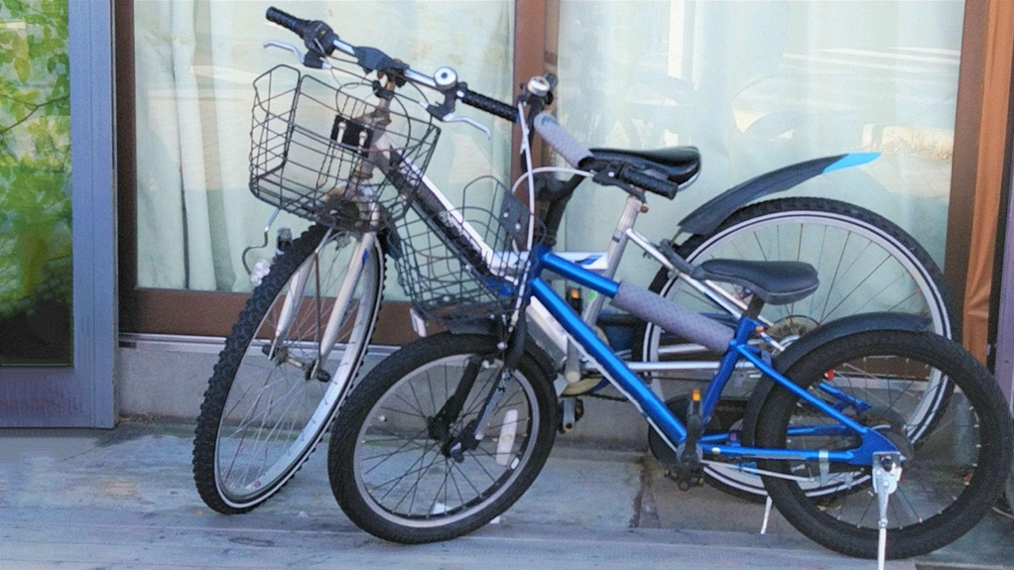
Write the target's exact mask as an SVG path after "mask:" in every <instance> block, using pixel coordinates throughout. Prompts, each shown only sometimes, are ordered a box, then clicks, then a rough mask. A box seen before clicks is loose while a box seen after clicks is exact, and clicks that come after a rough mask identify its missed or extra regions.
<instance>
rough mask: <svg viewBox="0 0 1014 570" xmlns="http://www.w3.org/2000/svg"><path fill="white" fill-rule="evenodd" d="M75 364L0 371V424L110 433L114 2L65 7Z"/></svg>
mask: <svg viewBox="0 0 1014 570" xmlns="http://www.w3.org/2000/svg"><path fill="white" fill-rule="evenodd" d="M68 32H69V38H68V49H69V56H70V108H71V114H70V149H71V176H70V179H71V207H72V211H71V216H72V218H71V219H72V229H71V236H72V240H73V243H72V251H73V253H72V255H73V257H72V260H73V267H74V269H73V273H74V285H73V304H74V306H73V315H74V324H73V327H72V330H73V335H74V337H73V347H74V356H73V365H72V366H69V367H24V368H2V369H0V427H103V428H111V427H113V424H114V421H115V418H116V405H115V401H114V391H113V365H114V362H115V354H116V353H115V350H116V343H115V339H116V326H117V304H116V256H115V252H116V186H115V181H114V174H113V173H114V172H115V169H116V163H115V154H114V146H113V145H114V132H115V128H114V122H113V42H112V33H113V11H112V1H111V0H109V1H106V2H101V1H93V2H69V3H68Z"/></svg>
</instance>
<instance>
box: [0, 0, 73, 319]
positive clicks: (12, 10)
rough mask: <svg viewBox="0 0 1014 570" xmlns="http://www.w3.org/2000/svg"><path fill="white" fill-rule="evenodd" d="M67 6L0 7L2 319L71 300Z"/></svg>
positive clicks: (21, 1)
mask: <svg viewBox="0 0 1014 570" xmlns="http://www.w3.org/2000/svg"><path fill="white" fill-rule="evenodd" d="M67 2H68V0H0V318H4V317H6V316H9V315H10V314H12V312H16V311H20V310H25V309H26V308H30V307H31V306H34V303H35V297H41V296H42V295H46V296H53V295H54V291H55V292H56V293H55V296H56V297H57V300H59V301H61V302H63V303H65V304H67V305H69V304H70V301H71V293H70V287H69V282H70V281H71V265H70V253H71V252H70V241H69V230H70V221H71V210H70V204H71V200H70V195H69V192H68V180H69V177H70V73H69V62H70V58H69V54H68V45H67V41H68V33H67ZM54 282H55V283H60V284H63V285H61V286H60V287H54V286H53V285H52V284H53V283H54ZM47 284H48V285H47ZM64 285H65V286H64Z"/></svg>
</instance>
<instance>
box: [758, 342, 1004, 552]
mask: <svg viewBox="0 0 1014 570" xmlns="http://www.w3.org/2000/svg"><path fill="white" fill-rule="evenodd" d="M832 375H833V376H834V377H835V378H836V379H838V380H839V381H838V382H837V383H836V386H837V387H839V389H841V390H842V391H843V392H845V393H846V394H848V395H849V396H852V397H862V398H863V399H864V401H865V402H866V403H867V404H869V405H870V406H871V407H869V408H866V409H863V406H861V405H854V406H847V407H842V406H840V405H839V406H838V407H839V408H842V412H843V413H844V414H845V415H846V416H848V417H850V418H851V419H853V420H855V421H856V422H857V423H859V424H861V425H865V426H866V427H870V428H872V429H874V430H877V431H880V432H881V433H882V434H883V435H884V436H885V437H887V438H888V439H890V440H891V441H892V443H894V444H895V445H896V446H897V447H898V448H899V450H901V452H902V454H903V455H904V456H905V457H904V460H903V463H902V473H901V479H900V482H899V483H898V488H897V490H896V491H895V492H894V493H893V494H891V495H890V497H889V503H888V517H887V518H888V536H887V556H888V558H906V557H910V556H917V555H920V554H925V553H927V552H930V551H933V550H936V549H937V548H940V547H942V546H945V545H947V544H949V543H951V542H952V541H954V540H956V539H957V538H958V537H960V536H961V535H963V534H965V533H966V532H968V530H970V529H971V528H972V527H973V526H974V525H975V524H976V523H977V522H978V521H979V520H980V519H981V518H982V517H983V515H985V513H986V512H987V511H988V510H989V508H990V507H991V506H992V505H993V504H994V502H995V501H996V500H997V497H998V495H999V493H1000V491H1001V490H1002V488H1003V482H1004V479H1005V477H1006V476H1007V473H1008V470H1009V469H1010V461H1011V438H1012V431H1014V430H1012V425H1011V421H1010V418H1009V414H1008V412H1007V408H1006V406H1005V404H1004V400H1003V395H1002V394H1001V393H1000V390H999V387H998V386H997V385H996V383H995V382H994V380H993V377H992V376H991V375H990V374H989V372H988V371H987V370H986V369H985V367H983V366H982V365H981V364H980V363H979V362H978V361H976V360H975V359H974V358H973V357H972V356H971V355H970V354H968V352H966V351H964V350H963V349H962V348H961V347H960V345H958V344H956V343H954V342H952V341H949V340H947V339H944V338H942V337H939V336H937V335H933V334H930V333H917V332H906V331H872V332H866V333H860V334H855V335H851V336H847V337H843V338H840V339H836V340H834V341H831V342H828V343H826V344H824V345H821V346H819V347H817V348H816V349H814V350H813V351H811V352H809V353H808V354H807V355H805V356H803V357H802V358H801V359H800V360H799V361H797V362H796V363H795V364H794V365H793V366H792V367H791V368H790V369H789V370H788V371H786V373H785V376H786V377H787V378H789V379H791V380H792V381H793V382H795V383H796V384H798V385H799V386H802V387H804V388H806V389H807V390H808V391H809V392H810V394H812V395H814V396H816V397H817V398H819V399H822V400H824V401H825V402H828V403H831V404H832V405H838V404H840V402H841V401H842V399H841V398H840V397H838V398H835V397H832V396H831V395H829V394H828V393H827V392H826V391H825V390H822V389H821V384H822V383H823V381H824V380H825V379H826V378H828V377H829V376H832ZM935 375H943V376H945V377H946V378H948V380H949V383H950V384H951V385H955V386H956V387H957V389H956V390H954V393H953V395H952V396H951V398H950V399H949V401H948V404H947V405H946V406H945V407H944V408H943V409H941V410H939V411H938V414H939V417H940V421H939V423H938V425H937V426H936V428H935V429H934V430H932V431H931V432H930V433H923V435H922V437H921V438H920V439H919V440H918V441H916V440H914V439H913V437H912V434H913V433H915V430H916V429H917V426H916V425H914V424H913V422H912V419H911V412H910V410H909V408H908V406H906V405H905V404H904V402H905V401H906V395H907V394H911V393H915V392H921V391H926V390H927V389H929V388H928V387H929V386H930V385H931V384H930V380H931V378H933V377H934V376H935ZM838 425H840V424H839V423H838V422H837V421H836V420H834V419H832V418H830V417H828V416H826V415H824V414H822V413H821V412H819V411H817V410H816V409H815V408H814V407H812V406H811V405H810V404H807V403H806V402H804V401H802V400H801V399H800V398H799V397H798V396H797V395H795V394H793V393H792V392H790V391H789V390H787V389H785V388H782V387H777V388H775V389H774V390H773V391H772V392H771V394H770V395H769V396H768V399H767V400H766V402H765V403H764V405H763V407H762V408H761V412H760V416H759V419H758V426H757V429H756V433H755V444H756V446H757V447H760V448H765V449H791V450H810V451H819V450H822V451H835V450H847V449H854V448H857V447H859V445H860V444H861V439H860V438H859V437H858V435H856V434H855V433H854V432H852V431H848V430H842V431H837V432H834V433H830V432H827V431H826V430H825V431H823V432H821V428H827V427H835V426H838ZM814 428H816V429H814ZM818 432H819V433H818ZM758 465H759V466H760V468H761V469H764V470H766V471H769V472H774V473H779V474H782V475H783V476H785V477H791V478H792V479H787V478H780V477H778V476H774V475H770V476H769V475H765V476H763V480H764V485H765V487H766V488H767V490H768V493H769V494H770V496H771V499H772V501H773V502H774V504H775V506H776V507H777V508H778V510H779V512H781V513H782V515H784V516H785V518H786V519H787V520H788V521H789V522H790V523H791V524H792V525H793V526H794V527H796V529H798V530H799V531H800V532H802V533H803V534H805V535H806V536H808V537H810V538H811V539H813V540H814V541H816V542H818V543H819V544H821V545H823V546H825V547H827V548H830V549H832V550H836V551H838V552H841V553H843V554H847V555H849V556H858V557H863V558H875V557H876V555H877V537H878V522H879V510H878V504H877V495H876V494H875V493H874V492H873V487H872V479H871V471H872V469H871V465H847V464H845V463H833V462H832V463H830V464H827V463H825V464H823V465H821V464H820V462H818V461H813V462H807V461H797V460H762V461H758ZM818 482H819V485H816V483H818ZM815 487H817V488H819V489H821V492H819V493H815V492H813V489H814V488H815Z"/></svg>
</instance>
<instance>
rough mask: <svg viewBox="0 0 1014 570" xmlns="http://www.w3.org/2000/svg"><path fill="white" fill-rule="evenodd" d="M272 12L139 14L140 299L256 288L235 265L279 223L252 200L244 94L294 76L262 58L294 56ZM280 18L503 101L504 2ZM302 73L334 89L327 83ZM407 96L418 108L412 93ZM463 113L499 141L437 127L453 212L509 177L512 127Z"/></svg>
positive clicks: (141, 10) (373, 6) (377, 7)
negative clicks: (469, 195)
mask: <svg viewBox="0 0 1014 570" xmlns="http://www.w3.org/2000/svg"><path fill="white" fill-rule="evenodd" d="M271 5H272V2H252V1H250V2H238V1H237V2H210V1H200V2H188V1H170V0H162V1H138V2H135V4H134V10H135V14H134V32H135V46H136V48H135V49H136V56H135V57H136V61H135V71H136V79H137V92H136V97H137V99H136V100H137V165H138V189H137V192H138V196H137V198H138V200H137V202H138V276H137V277H138V284H139V285H140V286H141V287H157V288H171V289H193V290H209V291H213V290H218V291H249V290H250V288H251V285H250V280H249V278H248V276H247V273H246V271H245V269H244V266H243V259H242V252H243V250H244V249H245V248H247V247H248V246H251V245H258V244H260V243H261V242H262V239H263V238H262V230H263V227H264V223H265V221H266V220H267V218H268V216H269V215H270V214H271V212H272V211H273V208H272V207H271V206H268V205H266V204H264V203H262V202H259V201H258V200H257V199H255V198H254V197H253V196H252V195H251V194H250V191H249V190H248V186H247V184H248V180H247V177H248V175H249V165H248V161H249V156H250V125H251V107H252V105H253V100H254V91H253V88H252V82H253V80H254V78H255V77H257V76H258V75H260V74H262V73H264V72H265V71H267V70H269V69H271V68H272V67H274V66H275V65H278V64H288V65H297V64H296V61H295V58H294V57H293V56H292V54H291V53H288V52H286V51H283V50H279V49H269V50H265V49H263V48H262V44H263V42H264V41H266V40H279V41H283V42H290V43H293V44H298V43H300V42H299V40H298V38H297V37H296V36H294V35H292V34H291V33H289V32H288V31H285V30H282V29H281V28H278V27H275V26H270V25H268V24H267V23H266V22H265V20H264V12H265V10H266V9H267V8H268V7H269V6H271ZM284 9H285V10H286V11H287V12H289V13H292V14H294V15H296V16H299V17H302V18H308V19H322V20H325V21H327V22H329V23H330V24H331V25H332V26H333V27H334V28H335V31H336V32H337V33H338V34H339V35H340V36H341V38H342V39H343V40H344V41H346V42H348V43H351V44H353V45H366V46H375V47H378V48H380V49H382V50H383V51H385V52H386V53H388V54H389V55H391V56H392V57H396V58H400V59H403V60H404V61H406V62H408V63H410V65H411V66H412V67H413V69H416V70H419V71H421V72H423V73H427V74H432V72H433V71H435V70H436V69H437V68H438V67H440V66H443V65H449V66H451V67H453V68H454V69H455V70H456V71H457V72H458V76H459V78H460V79H461V80H463V81H467V82H468V83H469V86H470V87H472V88H473V89H476V90H478V91H482V92H484V93H487V94H490V95H491V96H494V97H499V98H501V99H505V100H507V99H510V97H511V93H512V89H511V83H512V76H511V74H512V61H513V58H512V53H513V52H512V37H513V12H514V9H513V3H511V2H507V1H493V2H469V1H460V2H421V1H420V2H323V1H319V2H312V1H304V2H286V3H285V4H284ZM309 73H311V74H313V75H314V76H315V77H318V78H320V79H322V80H325V81H334V79H332V78H331V76H330V75H329V74H328V73H327V72H315V71H310V72H309ZM337 77H338V79H339V80H341V81H348V79H347V78H343V77H342V76H337ZM403 92H404V93H405V94H406V95H409V96H412V97H414V98H416V99H419V98H420V97H421V96H420V95H419V94H418V93H417V92H415V91H414V90H412V89H406V90H403ZM428 95H429V96H430V99H431V100H434V99H433V94H432V93H428ZM459 111H460V112H461V113H462V114H465V115H469V116H472V117H475V118H476V119H478V120H479V121H480V122H482V123H484V124H486V125H487V126H489V127H490V128H491V129H492V130H493V137H492V138H491V139H487V138H486V136H485V135H484V134H482V133H480V132H478V131H477V130H475V129H472V128H470V127H467V126H460V125H456V126H455V125H444V128H443V131H442V133H441V136H440V144H439V145H438V148H437V151H436V154H435V155H434V157H433V159H432V161H431V162H430V168H429V170H428V174H429V175H430V176H431V177H432V178H433V180H434V181H435V182H437V183H438V184H439V185H440V186H441V187H444V188H447V189H449V190H452V191H449V192H448V194H449V196H450V197H451V198H452V199H454V198H455V197H456V196H455V191H460V189H461V188H462V187H463V186H464V185H465V184H467V182H468V181H470V180H472V179H473V178H476V177H478V176H482V175H489V174H493V175H496V176H498V177H501V178H503V177H504V175H505V174H506V173H508V172H509V168H510V167H509V161H510V148H509V147H510V129H509V125H505V124H504V123H503V121H494V120H493V119H491V118H489V116H488V115H484V114H481V113H479V112H470V111H468V110H463V109H459ZM330 127H331V125H322V126H321V128H323V129H326V130H328V131H329V130H330ZM280 226H287V227H291V228H293V234H294V235H298V234H299V232H300V231H301V230H302V229H303V228H304V227H305V226H306V223H305V222H303V221H302V220H299V219H295V218H294V217H292V216H286V215H283V216H281V217H280V218H279V220H278V221H277V222H276V224H275V227H276V228H277V227H280ZM272 254H273V247H269V248H265V249H261V250H256V251H254V252H252V253H251V254H250V255H249V256H248V257H247V259H246V261H247V263H248V264H249V265H251V266H252V265H253V264H254V263H255V262H256V261H257V260H258V259H266V258H270V257H271V255H272ZM393 273H394V272H393V271H392V272H390V274H389V275H392V276H393ZM390 285H393V281H392V282H391V283H390ZM398 293H399V292H398V291H397V287H389V288H388V289H387V291H386V292H385V294H386V295H387V297H388V298H397V297H398Z"/></svg>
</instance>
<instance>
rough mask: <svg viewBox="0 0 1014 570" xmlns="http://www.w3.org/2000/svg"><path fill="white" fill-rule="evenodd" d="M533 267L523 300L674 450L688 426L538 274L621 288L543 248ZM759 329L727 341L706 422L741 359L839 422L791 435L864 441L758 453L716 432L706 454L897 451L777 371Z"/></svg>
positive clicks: (798, 456) (860, 461)
mask: <svg viewBox="0 0 1014 570" xmlns="http://www.w3.org/2000/svg"><path fill="white" fill-rule="evenodd" d="M533 265H534V266H533V268H532V279H531V280H530V282H529V289H528V291H526V296H531V297H533V298H534V299H537V300H538V301H539V302H540V303H542V304H543V305H544V306H545V307H546V309H547V310H548V311H549V313H550V314H551V315H552V316H553V318H555V319H556V320H557V321H558V322H559V323H560V324H561V325H562V326H563V328H564V330H566V332H567V334H568V336H569V337H570V338H571V339H572V340H573V341H574V342H575V344H576V345H577V347H578V348H579V349H580V350H581V352H582V353H583V354H584V355H585V356H586V357H587V358H588V359H589V360H591V361H592V362H595V363H596V365H597V366H598V367H599V369H600V370H601V371H602V373H603V374H604V375H605V376H606V378H607V379H608V380H609V381H610V382H611V383H612V384H613V385H614V386H615V387H616V388H617V389H618V390H619V391H620V392H621V393H623V394H624V395H625V396H626V397H627V398H628V399H629V400H630V401H631V402H632V403H633V404H634V406H635V407H637V408H638V410H639V411H640V412H641V414H642V415H644V417H645V419H647V420H648V423H650V424H651V425H652V427H653V428H655V430H657V431H658V432H659V433H660V434H661V435H662V436H663V438H664V439H665V440H666V441H667V442H668V443H669V445H670V446H671V447H672V448H673V449H676V447H677V446H678V445H679V444H681V443H683V442H684V441H685V440H686V437H687V431H686V427H685V426H684V425H683V424H682V423H681V422H680V421H679V419H678V418H676V417H675V415H674V414H673V413H672V412H671V411H670V410H669V409H668V408H667V407H666V405H665V402H663V401H662V399H661V398H660V397H659V396H658V395H656V394H655V393H654V392H653V391H652V390H651V389H650V388H649V387H648V386H647V385H645V384H644V382H642V381H641V379H640V378H638V377H637V375H636V374H634V372H633V371H631V370H630V368H628V367H627V366H626V365H625V364H624V362H623V361H622V360H621V359H620V358H618V357H617V356H616V355H615V354H614V353H613V352H612V351H611V350H610V348H609V347H608V346H606V344H605V343H604V342H602V341H601V340H600V339H599V338H598V336H597V335H596V334H595V332H594V331H593V330H592V329H591V328H590V327H588V326H587V325H586V324H585V323H584V322H583V321H582V319H581V318H580V317H578V316H577V315H576V314H575V313H574V312H573V311H572V310H571V309H570V307H569V306H568V305H567V304H566V302H564V301H563V300H562V299H560V297H559V296H557V295H556V293H554V292H553V290H552V289H551V288H550V286H549V285H548V284H547V283H546V282H545V281H544V280H543V279H542V277H541V273H542V271H543V270H548V271H550V272H553V273H556V274H558V275H561V276H563V277H566V278H567V279H570V280H572V281H574V282H576V283H578V284H580V285H582V286H585V287H588V288H590V289H592V290H594V291H596V292H598V293H600V294H601V295H604V296H607V297H610V298H611V297H614V296H615V295H616V293H617V291H618V287H619V284H618V283H617V282H615V281H613V280H611V279H608V278H606V277H602V276H600V275H598V274H595V273H592V272H590V271H588V270H586V269H583V268H582V267H580V266H579V265H577V264H574V263H571V262H569V261H567V260H565V259H563V258H561V257H560V256H558V255H556V254H554V253H552V252H551V251H550V250H549V249H548V248H545V247H540V248H538V249H537V250H536V258H535V260H534V262H533ZM758 326H761V323H760V322H759V321H757V320H754V319H751V318H750V317H748V316H742V317H741V318H740V320H739V325H738V326H737V329H736V334H735V336H734V338H733V340H732V341H731V342H730V343H729V350H728V351H727V352H726V353H725V354H724V355H723V356H722V359H721V361H720V364H719V369H718V373H717V374H716V375H715V377H714V378H713V379H712V381H711V383H710V384H709V385H708V389H707V392H706V394H705V396H704V399H703V402H702V405H701V416H702V419H703V421H704V422H705V424H706V423H707V420H708V418H709V417H710V416H711V414H712V412H713V411H714V409H715V406H716V405H717V404H718V400H719V396H720V395H721V393H722V390H723V388H724V387H725V385H726V383H727V382H728V380H729V379H730V378H731V376H732V372H733V370H734V369H735V367H736V364H737V363H738V361H739V360H740V359H744V360H746V361H748V362H750V364H752V365H753V366H755V367H757V368H758V369H759V370H760V371H761V372H763V373H764V374H766V375H767V376H768V377H769V378H771V379H772V380H774V381H775V382H777V383H778V384H779V385H781V386H783V387H785V388H787V389H788V390H790V391H792V392H793V393H794V394H796V395H797V396H799V397H800V398H801V399H803V400H804V401H806V402H807V403H809V404H810V405H812V406H813V407H814V408H816V409H818V410H820V411H821V412H823V413H824V414H826V415H827V416H829V417H831V418H833V419H834V420H836V421H837V422H839V424H837V425H829V426H822V427H806V428H790V429H789V431H788V434H789V435H794V434H796V435H803V434H806V435H832V434H835V433H842V432H845V431H851V432H854V433H856V434H857V435H859V436H860V437H861V438H862V445H860V447H858V448H855V449H850V450H844V451H841V450H836V451H825V450H820V451H805V450H799V451H794V450H785V449H760V448H752V447H742V446H735V445H727V444H725V442H727V441H728V434H716V435H708V436H705V437H703V438H702V440H701V443H704V444H707V450H708V452H709V453H710V454H713V455H716V456H725V457H730V458H752V459H782V460H785V459H792V460H800V461H820V462H823V463H827V462H832V461H833V462H844V463H848V464H850V465H870V464H871V463H872V461H873V456H874V454H877V453H896V452H897V447H895V446H894V445H893V444H892V443H891V442H890V441H888V440H887V438H885V437H884V436H882V435H881V434H879V433H878V432H876V431H874V430H872V429H869V428H867V427H864V426H862V425H859V424H858V423H856V422H855V421H853V420H852V419H850V418H849V417H847V416H845V415H844V414H842V413H841V412H840V411H838V410H837V409H835V408H834V407H832V406H830V405H828V404H827V403H826V402H823V401H821V400H819V399H817V398H815V397H814V396H812V395H811V394H809V393H808V392H807V391H806V390H805V389H803V388H801V387H799V386H797V385H796V384H795V383H793V382H792V381H791V380H789V379H787V378H785V377H784V376H782V375H781V374H780V373H779V372H778V371H776V370H775V369H774V368H773V367H772V366H771V364H770V362H769V361H768V360H767V359H766V358H765V356H764V353H762V352H761V351H759V350H758V349H756V348H754V347H752V346H750V344H749V340H750V337H751V336H752V334H753V331H754V330H755V329H756V328H757V327H758Z"/></svg>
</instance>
